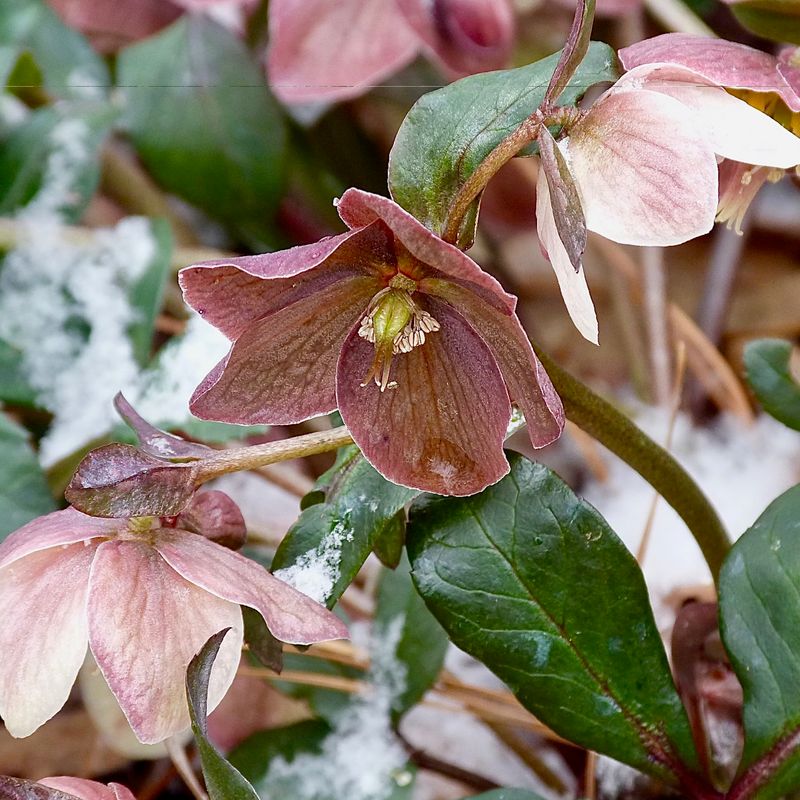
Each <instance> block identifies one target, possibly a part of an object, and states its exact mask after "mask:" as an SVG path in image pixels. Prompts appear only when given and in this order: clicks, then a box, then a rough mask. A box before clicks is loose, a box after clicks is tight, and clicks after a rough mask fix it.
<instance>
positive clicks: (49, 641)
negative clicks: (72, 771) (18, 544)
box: [0, 543, 95, 737]
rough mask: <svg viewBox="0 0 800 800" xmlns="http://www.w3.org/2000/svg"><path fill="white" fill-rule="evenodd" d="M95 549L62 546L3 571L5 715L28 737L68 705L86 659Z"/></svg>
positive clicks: (1, 693) (0, 649) (0, 690)
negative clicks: (91, 570)
mask: <svg viewBox="0 0 800 800" xmlns="http://www.w3.org/2000/svg"><path fill="white" fill-rule="evenodd" d="M94 555H95V548H94V547H87V546H85V545H83V544H80V543H78V544H72V545H62V546H59V547H56V548H53V549H49V550H43V551H40V552H34V553H31V554H30V555H28V556H27V557H25V558H20V559H19V560H17V561H15V562H14V563H13V564H11V565H9V566H5V567H3V568H2V569H0V620H2V625H0V653H2V654H3V657H2V658H1V659H0V717H2V718H3V720H4V722H5V725H6V728H7V729H8V732H9V733H10V734H11V735H12V736H18V737H22V736H30V734H32V733H33V732H34V731H35V730H36V729H37V728H38V727H39V726H40V725H42V724H43V723H45V722H47V720H48V719H50V717H52V716H53V715H54V714H55V713H56V712H57V711H59V709H60V708H61V707H62V706H63V705H64V703H66V701H67V698H68V697H69V693H70V689H71V688H72V684H73V683H74V682H75V677H76V676H77V674H78V670H79V669H80V666H81V664H82V663H83V659H84V657H85V656H86V592H87V588H88V584H89V570H90V568H91V565H92V559H93V557H94Z"/></svg>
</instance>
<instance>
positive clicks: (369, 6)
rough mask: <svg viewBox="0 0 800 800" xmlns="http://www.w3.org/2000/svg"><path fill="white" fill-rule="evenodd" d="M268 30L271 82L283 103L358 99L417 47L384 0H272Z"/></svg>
mask: <svg viewBox="0 0 800 800" xmlns="http://www.w3.org/2000/svg"><path fill="white" fill-rule="evenodd" d="M269 28H270V46H269V51H268V61H267V72H268V75H269V83H270V86H271V87H272V91H273V92H275V94H276V95H277V96H278V97H279V98H280V99H281V100H283V101H284V102H285V103H309V102H319V101H324V100H344V99H347V98H350V97H357V96H358V95H360V94H363V93H364V92H365V91H367V89H369V88H370V85H371V84H375V83H379V82H380V81H381V80H382V79H383V78H385V77H387V76H388V75H391V74H392V73H393V72H396V71H397V70H399V69H400V68H401V67H403V66H405V65H406V64H407V63H408V62H409V61H411V59H412V58H413V57H414V55H415V54H416V52H417V50H418V48H419V40H418V38H417V35H416V34H415V33H414V31H412V30H411V28H410V27H409V26H408V24H407V23H406V21H405V19H404V18H403V16H402V14H400V12H399V10H398V9H397V7H396V5H395V3H394V2H388V3H387V2H386V0H334V1H333V2H331V0H272V1H271V2H270V4H269Z"/></svg>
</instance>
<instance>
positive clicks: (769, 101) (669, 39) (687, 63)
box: [619, 33, 800, 231]
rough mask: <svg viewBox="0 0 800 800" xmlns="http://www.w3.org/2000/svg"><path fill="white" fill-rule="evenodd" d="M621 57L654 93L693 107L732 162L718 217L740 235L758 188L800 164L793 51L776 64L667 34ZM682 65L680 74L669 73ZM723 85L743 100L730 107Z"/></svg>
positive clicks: (739, 47) (734, 46) (733, 47)
mask: <svg viewBox="0 0 800 800" xmlns="http://www.w3.org/2000/svg"><path fill="white" fill-rule="evenodd" d="M619 56H620V60H621V61H622V64H623V66H625V68H626V69H630V70H633V71H634V72H635V71H637V70H638V71H639V72H640V73H642V74H644V75H646V77H645V82H646V84H647V88H652V89H653V90H654V91H661V92H666V93H667V94H671V95H672V96H673V97H675V98H676V99H678V100H680V101H681V102H682V103H684V104H685V105H686V106H688V107H689V108H691V110H692V113H693V115H694V117H695V119H696V120H697V124H699V125H701V126H702V127H703V128H704V129H705V130H706V131H707V132H708V134H709V135H710V137H711V142H712V145H713V146H714V150H715V152H716V153H717V154H718V155H720V156H722V157H724V158H725V159H727V160H726V161H725V162H723V164H722V165H721V167H720V192H719V208H718V213H717V220H718V221H720V222H727V223H728V225H729V227H733V228H735V229H736V230H737V231H741V229H740V225H741V222H742V218H743V217H744V214H745V212H746V211H747V209H748V207H749V205H750V202H751V201H752V199H753V198H754V197H755V195H756V193H757V192H758V190H759V188H761V186H763V184H764V183H765V182H766V181H767V180H771V181H777V180H780V178H781V177H782V176H783V174H784V170H785V169H787V168H790V167H796V166H797V164H798V163H800V139H798V138H797V136H796V135H795V134H798V133H800V114H798V112H800V94H798V89H799V88H800V80H798V71H797V69H796V67H794V66H793V65H792V64H791V63H790V54H789V53H788V52H784V53H782V54H781V58H780V59H776V58H775V57H774V56H771V55H769V54H768V53H764V52H762V51H761V50H755V49H754V48H752V47H747V46H746V45H743V44H738V43H736V42H726V41H724V40H722V39H714V38H710V37H705V36H692V35H689V34H683V33H667V34H663V35H661V36H656V37H654V38H652V39H647V40H645V41H643V42H639V43H638V44H635V45H632V46H630V47H626V48H624V49H623V50H620V52H619ZM676 68H677V69H679V70H680V73H679V74H678V75H677V77H674V76H673V75H671V74H670V69H672V70H674V69H676ZM648 72H649V74H648ZM673 74H674V73H673ZM722 88H724V89H726V90H728V91H727V92H726V94H727V95H728V97H731V96H735V97H736V98H739V100H738V102H737V103H733V102H731V101H730V100H727V99H726V100H725V102H724V106H725V108H724V109H723V101H722V100H721V99H719V98H720V97H721V95H720V89H722ZM715 89H716V91H715ZM710 97H714V98H717V100H716V102H710V101H709V98H710ZM742 106H747V109H746V110H743V108H742ZM734 111H736V112H737V114H738V116H734ZM757 137H758V138H759V139H760V141H759V142H756V141H754V139H756V138H757ZM758 145H760V146H758Z"/></svg>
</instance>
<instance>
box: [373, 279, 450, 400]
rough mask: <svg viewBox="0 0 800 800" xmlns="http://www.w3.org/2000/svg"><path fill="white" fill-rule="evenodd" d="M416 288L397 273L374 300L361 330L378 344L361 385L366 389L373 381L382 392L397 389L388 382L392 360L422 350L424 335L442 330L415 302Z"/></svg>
mask: <svg viewBox="0 0 800 800" xmlns="http://www.w3.org/2000/svg"><path fill="white" fill-rule="evenodd" d="M416 288H417V282H416V281H415V280H413V279H412V278H409V277H408V276H407V275H402V274H400V273H398V274H397V275H395V276H394V277H393V278H392V280H391V281H389V286H388V287H387V288H386V289H383V290H381V291H380V292H378V294H376V295H375V297H373V298H372V301H371V302H370V304H369V307H368V308H367V313H366V315H365V316H364V318H363V319H362V320H361V326H360V327H359V329H358V335H359V336H360V337H361V338H362V339H366V340H367V341H368V342H370V343H371V344H374V345H375V358H374V360H373V362H372V366H371V367H370V370H369V372H368V373H367V376H366V377H365V378H364V380H363V381H362V383H361V385H362V386H367V385H368V384H369V382H370V381H371V380H374V381H375V384H376V385H377V386H378V387H379V388H380V390H381V391H382V392H384V391H386V389H388V388H393V387H394V386H397V384H396V383H395V382H394V381H390V380H389V372H390V369H391V365H392V357H393V356H396V355H397V354H398V353H410V352H411V351H412V350H413V349H414V348H415V347H421V346H422V345H423V344H425V336H426V335H427V334H429V333H433V332H434V331H438V330H439V328H440V327H441V326H440V325H439V323H438V322H437V321H436V320H435V319H434V318H433V317H432V316H431V315H430V314H429V313H428V312H427V311H423V309H421V308H420V307H419V306H418V305H417V304H416V303H415V302H414V300H413V299H412V297H411V294H412V293H413V292H414V291H415V290H416Z"/></svg>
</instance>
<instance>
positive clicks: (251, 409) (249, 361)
mask: <svg viewBox="0 0 800 800" xmlns="http://www.w3.org/2000/svg"><path fill="white" fill-rule="evenodd" d="M380 288H381V287H380V285H379V284H378V283H377V282H376V280H375V279H374V278H367V277H364V276H359V277H354V278H345V279H343V280H340V281H337V282H336V283H334V284H333V285H332V286H329V287H328V288H327V289H325V290H323V291H320V292H317V293H315V294H313V295H310V296H309V297H306V298H304V299H302V300H298V301H297V302H295V303H293V304H292V305H290V306H287V307H286V308H282V309H281V310H280V311H276V312H275V313H274V314H270V315H269V316H267V317H265V318H264V319H261V320H258V321H257V322H254V323H252V324H251V325H250V326H249V327H248V328H247V330H246V331H245V333H244V334H243V335H242V336H240V337H239V338H238V339H237V340H236V342H235V343H234V345H233V347H232V348H231V351H230V353H228V355H227V356H226V358H225V359H224V360H223V361H221V362H220V363H219V364H217V366H216V367H215V368H214V370H213V371H212V372H211V373H210V374H209V375H208V376H207V377H206V378H205V380H204V381H203V382H202V383H201V384H200V386H198V387H197V389H196V390H195V393H194V396H193V397H192V399H191V401H190V403H189V407H190V408H191V410H192V413H193V414H196V415H197V416H198V417H201V418H203V419H214V420H218V421H220V422H235V423H243V424H248V425H254V424H260V423H270V424H278V425H285V424H289V423H294V422H301V421H302V420H304V419H309V418H310V417H315V416H318V415H319V414H327V413H329V412H330V411H333V409H335V408H336V391H335V385H336V360H337V359H338V357H339V350H340V349H341V344H342V342H343V341H344V339H345V337H346V336H347V334H348V332H349V331H350V329H351V328H352V327H353V325H355V323H356V322H357V321H358V319H359V318H360V317H361V316H362V315H363V314H364V311H365V309H366V307H367V305H368V304H369V301H370V299H371V298H372V296H373V295H374V294H375V293H376V292H377V291H379V289H380Z"/></svg>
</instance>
